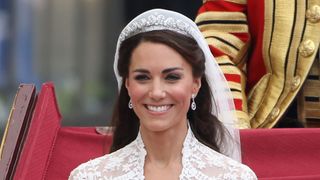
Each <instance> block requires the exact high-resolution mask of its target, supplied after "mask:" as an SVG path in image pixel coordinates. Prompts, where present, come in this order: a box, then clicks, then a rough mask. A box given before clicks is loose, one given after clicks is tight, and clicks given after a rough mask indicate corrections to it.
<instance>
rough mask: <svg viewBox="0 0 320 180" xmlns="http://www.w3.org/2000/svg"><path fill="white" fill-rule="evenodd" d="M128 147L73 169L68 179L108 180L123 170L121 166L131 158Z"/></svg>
mask: <svg viewBox="0 0 320 180" xmlns="http://www.w3.org/2000/svg"><path fill="white" fill-rule="evenodd" d="M130 153H132V149H131V147H130V146H126V147H124V148H121V149H119V150H117V151H115V152H112V153H110V154H106V155H104V156H101V157H98V158H95V159H92V160H89V161H88V162H85V163H82V164H80V165H79V166H78V167H77V168H75V169H74V170H73V171H72V172H71V173H70V176H69V179H70V180H71V179H90V178H89V177H94V178H100V177H104V179H108V178H106V177H113V175H115V174H119V172H120V171H122V170H123V167H122V166H123V164H124V162H125V161H128V158H129V157H130V156H131V155H130Z"/></svg>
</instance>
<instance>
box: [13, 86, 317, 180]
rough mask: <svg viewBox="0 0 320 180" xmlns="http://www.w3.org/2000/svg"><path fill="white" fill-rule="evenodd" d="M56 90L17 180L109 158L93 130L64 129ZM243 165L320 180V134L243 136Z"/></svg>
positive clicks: (41, 102)
mask: <svg viewBox="0 0 320 180" xmlns="http://www.w3.org/2000/svg"><path fill="white" fill-rule="evenodd" d="M60 119H61V116H60V113H59V111H58V107H57V103H56V100H55V95H54V89H53V84H51V83H49V84H45V85H44V86H43V87H42V90H41V92H40V94H39V98H38V102H37V104H36V107H35V112H34V115H33V118H32V120H31V121H32V122H31V124H30V128H29V133H28V136H27V139H26V141H25V144H24V147H23V149H22V153H21V157H20V159H19V162H18V166H17V168H16V173H15V177H14V179H67V177H68V175H69V173H70V171H71V170H72V169H73V168H75V167H76V166H78V165H79V164H80V163H82V162H85V161H87V160H89V159H92V158H94V157H98V156H101V155H103V154H105V153H107V152H108V147H110V144H111V137H110V136H103V135H100V134H98V133H96V131H95V128H93V127H87V128H81V127H74V128H73V127H60ZM240 135H241V146H242V153H243V162H244V163H245V164H247V165H248V166H250V167H251V168H252V169H253V170H254V171H255V173H256V174H257V176H258V177H259V179H320V129H256V130H241V132H240Z"/></svg>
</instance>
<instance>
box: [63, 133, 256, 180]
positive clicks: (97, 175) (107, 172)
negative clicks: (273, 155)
mask: <svg viewBox="0 0 320 180" xmlns="http://www.w3.org/2000/svg"><path fill="white" fill-rule="evenodd" d="M146 154H147V152H146V150H145V148H144V144H143V141H142V139H141V135H140V133H139V134H138V136H137V138H136V139H135V140H134V141H133V142H132V143H130V144H128V145H127V146H125V147H124V148H122V149H119V150H118V151H116V152H113V153H111V154H107V155H105V156H102V157H99V158H96V159H94V160H91V161H88V162H86V163H84V164H81V165H80V166H78V167H77V168H76V169H74V170H73V171H72V172H71V174H70V177H69V180H76V179H77V180H78V179H88V180H108V179H114V180H129V179H134V180H143V179H144V172H143V170H144V160H145V156H146ZM182 166H183V169H182V172H181V174H180V176H179V179H181V180H186V179H188V180H195V179H201V180H207V179H208V180H209V179H217V180H218V179H223V180H224V179H232V180H235V179H245V180H250V179H257V178H256V176H255V174H254V173H253V171H252V170H251V169H250V168H249V167H247V166H245V165H243V164H241V163H239V162H237V161H234V160H232V159H230V158H228V157H226V156H224V155H222V154H220V153H218V152H216V151H214V150H212V149H210V148H209V147H207V146H205V145H203V144H202V143H200V142H199V141H198V140H197V139H196V138H195V136H194V135H193V133H192V131H191V130H190V128H189V130H188V133H187V136H186V138H185V141H184V143H183V149H182Z"/></svg>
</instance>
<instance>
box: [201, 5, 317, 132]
mask: <svg viewBox="0 0 320 180" xmlns="http://www.w3.org/2000/svg"><path fill="white" fill-rule="evenodd" d="M195 21H196V23H197V25H198V27H199V28H200V30H201V32H202V33H203V35H204V37H205V38H206V40H207V42H208V44H209V46H210V49H211V52H212V53H213V55H214V56H215V57H216V59H217V61H218V63H219V65H220V66H221V68H222V70H223V71H224V74H225V77H226V79H227V80H228V82H229V86H230V88H231V90H232V93H233V96H234V102H235V104H236V110H237V111H236V113H237V116H238V118H239V119H241V121H240V123H239V124H238V127H239V128H272V127H274V126H275V125H276V124H277V123H278V122H279V120H280V119H281V117H283V115H284V113H285V112H286V111H287V110H288V107H289V105H290V104H291V103H292V102H293V100H294V99H295V97H296V95H297V93H298V91H299V90H300V88H301V86H302V85H303V82H304V81H305V79H306V76H307V75H308V72H309V70H310V68H311V66H312V64H313V61H314V59H315V56H316V54H317V49H318V48H319V40H320V0H305V1H300V0H289V1H288V0H274V1H269V0H225V1H222V0H207V1H204V2H203V5H202V6H201V7H200V8H199V11H198V15H197V17H196V20H195Z"/></svg>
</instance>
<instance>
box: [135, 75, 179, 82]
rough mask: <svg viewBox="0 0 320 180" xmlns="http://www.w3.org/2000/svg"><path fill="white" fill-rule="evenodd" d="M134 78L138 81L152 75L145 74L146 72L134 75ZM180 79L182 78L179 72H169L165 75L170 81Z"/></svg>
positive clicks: (145, 79) (147, 78)
mask: <svg viewBox="0 0 320 180" xmlns="http://www.w3.org/2000/svg"><path fill="white" fill-rule="evenodd" d="M134 79H135V80H137V81H147V80H149V79H150V77H149V76H147V75H144V74H139V75H136V76H135V77H134ZM180 79H181V75H179V74H168V75H167V76H166V77H165V80H167V81H170V82H174V81H178V80H180Z"/></svg>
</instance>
